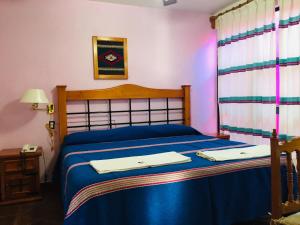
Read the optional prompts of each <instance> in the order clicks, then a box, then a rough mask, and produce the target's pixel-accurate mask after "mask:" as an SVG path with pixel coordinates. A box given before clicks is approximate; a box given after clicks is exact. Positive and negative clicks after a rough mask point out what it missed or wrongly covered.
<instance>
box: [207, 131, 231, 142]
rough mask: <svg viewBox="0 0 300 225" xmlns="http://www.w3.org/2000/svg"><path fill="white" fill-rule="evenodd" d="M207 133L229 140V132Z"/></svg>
mask: <svg viewBox="0 0 300 225" xmlns="http://www.w3.org/2000/svg"><path fill="white" fill-rule="evenodd" d="M207 135H209V136H214V137H216V138H220V139H225V140H229V139H230V135H229V134H221V133H218V134H207Z"/></svg>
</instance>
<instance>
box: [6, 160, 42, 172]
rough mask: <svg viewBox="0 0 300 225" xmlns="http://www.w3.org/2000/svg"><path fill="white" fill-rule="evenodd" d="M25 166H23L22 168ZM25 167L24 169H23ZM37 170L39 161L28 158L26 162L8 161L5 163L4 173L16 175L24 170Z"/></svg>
mask: <svg viewBox="0 0 300 225" xmlns="http://www.w3.org/2000/svg"><path fill="white" fill-rule="evenodd" d="M22 164H23V166H22ZM23 167H24V168H23ZM23 169H24V170H30V171H33V170H36V169H37V160H36V159H35V158H26V159H25V160H23V159H22V160H7V161H5V162H4V172H5V173H14V172H20V171H22V170H23Z"/></svg>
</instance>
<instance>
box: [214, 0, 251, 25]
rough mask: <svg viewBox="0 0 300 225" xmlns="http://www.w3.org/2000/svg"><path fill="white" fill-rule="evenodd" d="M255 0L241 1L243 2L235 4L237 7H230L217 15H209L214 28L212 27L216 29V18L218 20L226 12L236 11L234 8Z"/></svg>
mask: <svg viewBox="0 0 300 225" xmlns="http://www.w3.org/2000/svg"><path fill="white" fill-rule="evenodd" d="M253 1H254V0H247V1H246V2H244V3H241V4H239V5H237V6H235V7H232V8H231V9H228V10H226V11H225V12H222V13H219V14H217V15H215V16H211V17H209V21H210V24H211V28H212V29H215V28H216V20H217V18H218V17H220V16H223V15H224V14H226V13H229V12H231V11H234V10H236V9H239V8H242V7H243V6H244V5H247V4H249V3H250V2H253Z"/></svg>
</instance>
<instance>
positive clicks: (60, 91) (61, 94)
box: [56, 85, 67, 144]
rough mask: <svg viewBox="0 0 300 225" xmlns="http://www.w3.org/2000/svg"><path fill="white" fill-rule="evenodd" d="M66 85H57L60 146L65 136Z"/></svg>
mask: <svg viewBox="0 0 300 225" xmlns="http://www.w3.org/2000/svg"><path fill="white" fill-rule="evenodd" d="M66 88H67V86H66V85H57V86H56V89H57V97H58V101H57V102H58V126H59V142H60V144H62V142H63V140H64V137H65V135H66V134H67V93H66Z"/></svg>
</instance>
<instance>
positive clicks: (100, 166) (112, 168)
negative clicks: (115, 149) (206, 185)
mask: <svg viewBox="0 0 300 225" xmlns="http://www.w3.org/2000/svg"><path fill="white" fill-rule="evenodd" d="M190 161H191V158H190V157H187V156H184V155H181V154H179V153H177V152H165V153H159V154H152V155H144V156H132V157H124V158H116V159H105V160H92V161H90V165H91V166H92V167H93V168H94V169H95V170H96V171H97V172H98V173H110V172H117V171H127V170H133V169H143V168H147V167H154V166H164V165H170V164H179V163H186V162H190Z"/></svg>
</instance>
